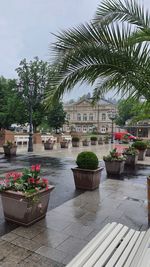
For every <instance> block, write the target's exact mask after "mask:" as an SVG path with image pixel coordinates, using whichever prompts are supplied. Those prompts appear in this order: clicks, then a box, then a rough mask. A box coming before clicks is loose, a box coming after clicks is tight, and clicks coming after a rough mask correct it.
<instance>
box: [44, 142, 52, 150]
mask: <svg viewBox="0 0 150 267" xmlns="http://www.w3.org/2000/svg"><path fill="white" fill-rule="evenodd" d="M53 147H54V143H44V149H45V150H52V149H53Z"/></svg>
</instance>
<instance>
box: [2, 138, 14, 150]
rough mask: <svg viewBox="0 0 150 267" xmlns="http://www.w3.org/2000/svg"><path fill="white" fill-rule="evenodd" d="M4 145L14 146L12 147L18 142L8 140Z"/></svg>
mask: <svg viewBox="0 0 150 267" xmlns="http://www.w3.org/2000/svg"><path fill="white" fill-rule="evenodd" d="M3 146H4V147H9V148H12V147H16V143H14V142H12V141H9V140H7V141H6V143H5V144H4V145H3Z"/></svg>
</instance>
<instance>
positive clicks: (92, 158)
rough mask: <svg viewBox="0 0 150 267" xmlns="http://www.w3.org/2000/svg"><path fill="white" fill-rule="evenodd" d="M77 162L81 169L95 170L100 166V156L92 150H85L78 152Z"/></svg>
mask: <svg viewBox="0 0 150 267" xmlns="http://www.w3.org/2000/svg"><path fill="white" fill-rule="evenodd" d="M76 163H77V165H78V167H79V168H81V169H88V170H95V169H97V168H98V164H99V162H98V157H97V156H96V154H95V153H93V152H91V151H84V152H81V153H79V154H78V156H77V160H76Z"/></svg>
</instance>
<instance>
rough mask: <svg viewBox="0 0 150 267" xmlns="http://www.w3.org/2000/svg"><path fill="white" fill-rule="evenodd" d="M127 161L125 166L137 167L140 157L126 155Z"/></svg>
mask: <svg viewBox="0 0 150 267" xmlns="http://www.w3.org/2000/svg"><path fill="white" fill-rule="evenodd" d="M124 155H125V156H126V161H125V164H126V165H130V166H135V165H136V164H137V161H138V155H126V154H124Z"/></svg>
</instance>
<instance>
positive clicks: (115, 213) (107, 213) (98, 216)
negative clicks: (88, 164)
mask: <svg viewBox="0 0 150 267" xmlns="http://www.w3.org/2000/svg"><path fill="white" fill-rule="evenodd" d="M50 201H51V200H50ZM112 221H116V222H120V223H123V224H125V225H127V226H129V227H132V228H134V229H138V230H145V229H147V209H146V185H145V184H137V183H134V180H129V181H120V180H111V179H108V180H106V181H104V182H103V183H101V184H100V188H99V190H95V191H92V192H88V191H86V192H85V193H83V194H81V195H79V196H78V197H76V198H74V199H71V200H69V201H67V202H65V203H64V204H63V205H61V206H59V207H57V208H55V209H53V210H51V211H49V212H48V213H47V216H46V218H45V219H43V220H41V221H39V222H38V223H36V224H34V225H33V226H31V227H28V228H24V227H18V228H16V229H15V230H13V231H11V232H10V233H8V234H6V235H4V236H2V237H1V238H0V267H8V266H9V267H12V266H13V267H16V266H19V267H34V266H35V267H62V266H65V265H66V264H67V263H68V262H69V261H70V260H71V259H72V258H73V257H74V256H75V255H76V254H77V253H78V252H79V251H80V250H81V249H82V248H83V247H84V246H85V245H86V244H87V243H88V241H90V240H91V239H92V238H93V237H94V236H95V235H96V234H97V233H98V232H99V231H100V229H101V228H102V227H103V226H104V225H105V224H107V223H108V222H112Z"/></svg>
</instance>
